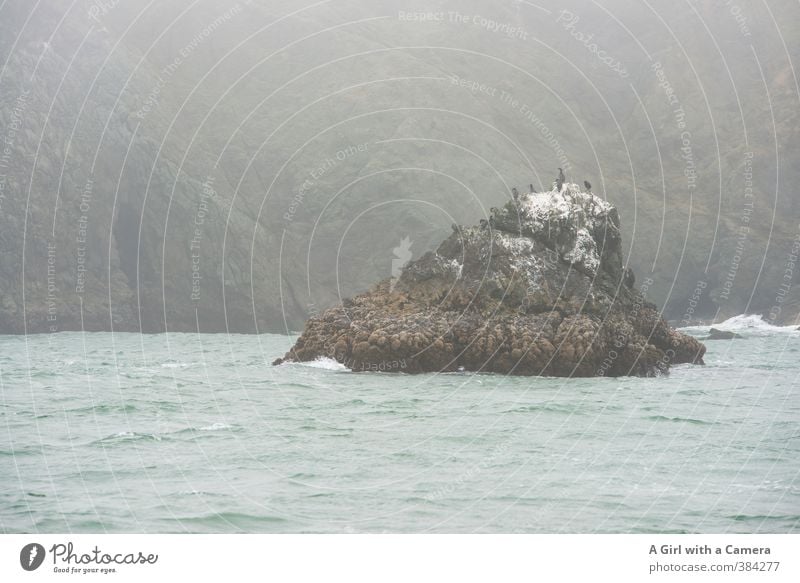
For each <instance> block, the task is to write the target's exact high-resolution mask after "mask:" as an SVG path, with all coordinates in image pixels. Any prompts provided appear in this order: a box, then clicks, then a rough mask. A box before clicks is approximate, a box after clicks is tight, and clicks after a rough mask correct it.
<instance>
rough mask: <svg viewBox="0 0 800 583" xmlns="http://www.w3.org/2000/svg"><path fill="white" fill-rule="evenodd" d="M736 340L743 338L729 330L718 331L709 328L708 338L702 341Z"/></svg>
mask: <svg viewBox="0 0 800 583" xmlns="http://www.w3.org/2000/svg"><path fill="white" fill-rule="evenodd" d="M737 338H744V336H742V335H741V334H737V333H736V332H731V331H730V330H720V329H719V328H711V330H709V331H708V336H706V337H705V338H704V339H703V340H735V339H737Z"/></svg>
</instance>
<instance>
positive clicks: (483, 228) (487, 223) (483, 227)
mask: <svg viewBox="0 0 800 583" xmlns="http://www.w3.org/2000/svg"><path fill="white" fill-rule="evenodd" d="M480 225H481V231H485V230H486V228H487V227H488V226H489V222H488V221H487V220H486V219H481V221H480Z"/></svg>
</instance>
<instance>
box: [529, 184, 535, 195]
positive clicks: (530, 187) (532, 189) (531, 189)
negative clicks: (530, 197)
mask: <svg viewBox="0 0 800 583" xmlns="http://www.w3.org/2000/svg"><path fill="white" fill-rule="evenodd" d="M528 188H529V189H530V192H531V194H534V193H535V192H536V189H535V188H534V187H533V184H529V185H528Z"/></svg>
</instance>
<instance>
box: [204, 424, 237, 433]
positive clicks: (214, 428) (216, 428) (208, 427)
mask: <svg viewBox="0 0 800 583" xmlns="http://www.w3.org/2000/svg"><path fill="white" fill-rule="evenodd" d="M223 429H233V425H228V424H227V423H212V424H211V425H205V426H203V427H198V428H197V430H198V431H222V430H223Z"/></svg>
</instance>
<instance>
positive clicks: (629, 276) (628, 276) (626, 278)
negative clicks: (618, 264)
mask: <svg viewBox="0 0 800 583" xmlns="http://www.w3.org/2000/svg"><path fill="white" fill-rule="evenodd" d="M622 277H623V279H622V281H623V283H624V284H625V287H627V288H628V289H633V285H634V284H635V283H636V276H635V275H634V274H633V269H631V268H630V267H626V268H625V271H624V272H623V276H622Z"/></svg>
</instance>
